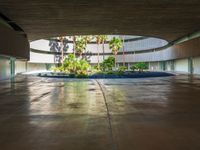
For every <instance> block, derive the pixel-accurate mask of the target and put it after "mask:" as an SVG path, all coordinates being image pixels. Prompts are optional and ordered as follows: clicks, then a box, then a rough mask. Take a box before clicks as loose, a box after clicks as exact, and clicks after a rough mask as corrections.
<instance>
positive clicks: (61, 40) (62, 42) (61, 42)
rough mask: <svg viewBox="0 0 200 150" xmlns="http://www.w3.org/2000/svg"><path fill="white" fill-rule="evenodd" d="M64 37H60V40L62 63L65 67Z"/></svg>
mask: <svg viewBox="0 0 200 150" xmlns="http://www.w3.org/2000/svg"><path fill="white" fill-rule="evenodd" d="M64 38H65V37H64V36H61V37H58V40H59V41H60V50H61V63H62V65H63V62H64Z"/></svg>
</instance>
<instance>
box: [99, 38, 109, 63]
mask: <svg viewBox="0 0 200 150" xmlns="http://www.w3.org/2000/svg"><path fill="white" fill-rule="evenodd" d="M107 38H108V37H107V35H100V42H101V44H102V50H103V60H104V59H105V57H104V53H105V45H104V44H105V42H106V40H107Z"/></svg>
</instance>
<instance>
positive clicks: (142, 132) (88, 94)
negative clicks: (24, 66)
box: [0, 75, 200, 150]
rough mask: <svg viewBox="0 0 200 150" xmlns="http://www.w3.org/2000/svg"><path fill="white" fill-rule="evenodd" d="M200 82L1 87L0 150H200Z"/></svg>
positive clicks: (27, 80) (35, 81) (45, 82)
mask: <svg viewBox="0 0 200 150" xmlns="http://www.w3.org/2000/svg"><path fill="white" fill-rule="evenodd" d="M199 99H200V78H199V77H190V76H186V75H181V76H175V77H165V78H143V79H97V80H95V79H49V78H39V77H31V76H18V77H17V78H15V79H14V80H13V81H12V82H10V81H8V80H7V81H1V82H0V147H1V149H2V150H11V149H20V150H27V149H28V150H41V149H43V150H66V149H70V150H83V149H84V150H124V149H126V150H133V149H134V150H159V149H162V150H165V149H166V150H169V149H180V150H184V149H185V150H186V149H187V150H188V149H200V143H199V141H200V119H199V118H200V100H199Z"/></svg>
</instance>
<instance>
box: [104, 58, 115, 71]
mask: <svg viewBox="0 0 200 150" xmlns="http://www.w3.org/2000/svg"><path fill="white" fill-rule="evenodd" d="M114 65H115V58H114V57H112V56H110V57H108V58H107V59H105V60H104V61H103V63H101V69H102V70H104V71H112V68H113V67H114Z"/></svg>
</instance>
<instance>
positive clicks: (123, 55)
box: [122, 36, 125, 66]
mask: <svg viewBox="0 0 200 150" xmlns="http://www.w3.org/2000/svg"><path fill="white" fill-rule="evenodd" d="M122 45H123V46H122V50H123V66H125V52H124V36H123V44H122Z"/></svg>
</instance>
